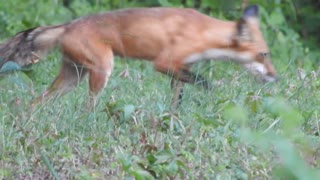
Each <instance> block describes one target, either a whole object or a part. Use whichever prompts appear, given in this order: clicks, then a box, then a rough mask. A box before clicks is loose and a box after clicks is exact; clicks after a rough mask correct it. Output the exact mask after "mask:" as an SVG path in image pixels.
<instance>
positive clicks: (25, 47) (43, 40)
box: [0, 25, 65, 68]
mask: <svg viewBox="0 0 320 180" xmlns="http://www.w3.org/2000/svg"><path fill="white" fill-rule="evenodd" d="M64 32H65V27H64V25H60V26H48V27H37V28H33V29H28V30H25V31H22V32H19V33H17V34H16V35H15V36H14V37H12V38H11V39H8V40H7V41H6V42H4V43H2V44H0V68H1V67H2V65H3V64H5V63H6V62H8V61H13V62H15V63H16V64H18V65H19V66H21V67H23V66H26V65H29V64H33V63H36V62H37V61H39V60H40V58H41V57H43V56H45V55H46V54H47V53H48V51H50V50H51V49H52V48H54V47H55V46H56V45H57V43H59V39H60V38H59V37H61V35H62V34H63V33H64Z"/></svg>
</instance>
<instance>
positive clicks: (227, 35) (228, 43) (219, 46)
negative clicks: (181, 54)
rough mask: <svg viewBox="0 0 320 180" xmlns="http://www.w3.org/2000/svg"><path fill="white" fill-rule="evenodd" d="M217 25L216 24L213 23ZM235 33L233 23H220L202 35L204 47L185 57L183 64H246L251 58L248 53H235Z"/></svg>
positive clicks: (234, 24)
mask: <svg viewBox="0 0 320 180" xmlns="http://www.w3.org/2000/svg"><path fill="white" fill-rule="evenodd" d="M215 24H217V23H215ZM235 33H236V23H235V22H233V21H220V22H219V24H218V25H215V26H214V27H212V28H210V30H208V31H207V32H205V34H204V39H206V40H208V42H209V43H208V44H206V47H203V48H202V49H201V50H200V51H199V52H197V53H194V54H191V55H190V56H188V57H186V58H185V60H184V62H185V63H186V64H189V63H190V64H192V63H195V62H198V61H201V60H227V61H235V62H239V63H242V62H246V61H247V60H248V59H250V58H252V57H251V54H250V53H247V52H244V51H237V48H236V47H235V43H234V40H233V37H234V35H235Z"/></svg>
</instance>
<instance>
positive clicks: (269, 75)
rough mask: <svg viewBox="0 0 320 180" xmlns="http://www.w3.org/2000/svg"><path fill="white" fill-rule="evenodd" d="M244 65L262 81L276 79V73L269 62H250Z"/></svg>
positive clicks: (266, 81)
mask: <svg viewBox="0 0 320 180" xmlns="http://www.w3.org/2000/svg"><path fill="white" fill-rule="evenodd" d="M244 67H245V68H246V69H247V70H249V72H251V73H252V74H253V75H255V76H256V77H257V78H258V79H259V80H260V81H261V82H262V83H268V82H276V81H278V77H277V74H276V72H275V70H274V68H273V66H272V64H271V63H259V62H250V63H246V64H244Z"/></svg>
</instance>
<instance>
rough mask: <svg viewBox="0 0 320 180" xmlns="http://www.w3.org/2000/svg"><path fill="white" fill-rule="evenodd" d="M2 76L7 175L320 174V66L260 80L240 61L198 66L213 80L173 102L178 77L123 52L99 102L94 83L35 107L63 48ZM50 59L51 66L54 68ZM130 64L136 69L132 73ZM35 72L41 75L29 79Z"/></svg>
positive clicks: (1, 167)
mask: <svg viewBox="0 0 320 180" xmlns="http://www.w3.org/2000/svg"><path fill="white" fill-rule="evenodd" d="M48 59H49V60H48V61H46V62H42V63H40V64H39V65H36V66H35V67H34V68H33V69H32V71H29V72H26V73H24V72H16V73H13V74H10V75H9V76H6V77H5V78H2V79H1V81H0V92H1V93H0V101H1V104H0V139H1V141H0V144H1V149H0V177H1V178H7V179H25V178H27V179H34V178H37V177H45V178H56V179H59V178H60V179H69V178H75V179H106V178H107V179H153V178H157V179H273V178H289V177H294V178H297V179H299V178H300V177H304V176H305V175H306V176H305V177H306V179H308V178H309V179H312V178H313V177H316V176H315V175H314V176H313V173H318V174H319V172H315V170H314V168H319V158H318V157H319V155H318V154H319V147H320V146H319V140H318V138H317V136H318V135H319V103H318V102H319V99H320V97H319V96H320V95H319V93H318V90H319V86H320V81H319V78H318V77H319V74H318V73H319V72H315V71H311V72H305V77H303V78H302V79H300V78H299V77H297V75H296V72H294V71H282V72H280V75H281V77H282V79H281V81H280V82H279V83H276V84H266V85H263V84H258V83H257V82H256V81H255V80H254V79H253V78H251V77H250V75H249V74H248V73H246V72H244V71H243V70H242V69H240V68H239V67H238V66H236V65H234V64H231V63H220V62H205V63H200V64H199V65H196V66H195V67H194V71H199V73H201V74H205V75H206V76H207V78H208V79H210V80H212V85H213V87H214V89H212V90H208V91H206V90H203V89H201V88H199V87H196V86H192V85H187V86H186V89H185V94H184V97H183V103H182V105H181V107H180V108H179V110H178V111H176V112H174V113H172V112H171V111H170V101H171V96H172V92H171V90H170V83H169V78H168V77H167V76H164V75H161V74H159V73H157V72H154V71H153V68H152V66H151V65H150V64H149V63H148V62H142V61H126V60H121V59H116V68H115V71H114V73H113V76H112V78H111V80H110V81H109V84H108V86H107V87H106V89H105V91H104V92H103V93H102V95H101V98H100V101H99V104H98V106H97V107H96V108H95V110H94V111H92V112H87V111H86V110H85V109H84V108H83V107H84V106H83V104H84V103H85V102H86V96H87V91H88V90H87V89H88V85H87V83H86V82H84V83H82V84H81V85H80V86H79V87H78V88H77V89H76V90H75V91H73V92H72V93H69V94H67V95H66V96H63V97H61V98H57V99H54V100H52V101H50V102H48V103H46V104H43V105H41V106H39V107H37V108H36V109H35V110H31V109H30V106H29V102H30V100H31V99H32V98H33V97H34V96H35V95H37V94H39V93H40V92H41V91H42V90H44V88H45V87H47V86H48V85H49V83H50V82H51V80H53V79H54V76H55V74H56V73H57V71H58V65H59V63H58V59H59V56H58V55H56V54H53V55H51V56H50V57H49V58H48ZM47 67H49V68H47ZM123 71H126V72H129V74H127V75H128V76H123ZM30 79H32V81H31V80H30Z"/></svg>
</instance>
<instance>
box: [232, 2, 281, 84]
mask: <svg viewBox="0 0 320 180" xmlns="http://www.w3.org/2000/svg"><path fill="white" fill-rule="evenodd" d="M232 48H233V49H234V50H236V51H237V54H239V55H240V57H242V58H240V59H237V61H238V62H239V63H240V64H241V65H243V66H244V67H245V68H246V69H248V70H249V71H250V72H251V73H253V74H254V75H256V76H257V77H258V78H259V79H260V80H261V81H263V82H273V81H276V80H277V76H276V72H275V69H274V67H273V65H272V64H271V59H270V52H269V48H268V45H267V44H266V42H265V40H264V38H263V35H262V33H261V30H260V25H259V8H258V6H256V5H252V6H248V7H247V8H246V9H245V10H244V13H243V16H242V17H241V19H240V20H238V21H237V22H236V27H235V33H234V35H233V37H232Z"/></svg>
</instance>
